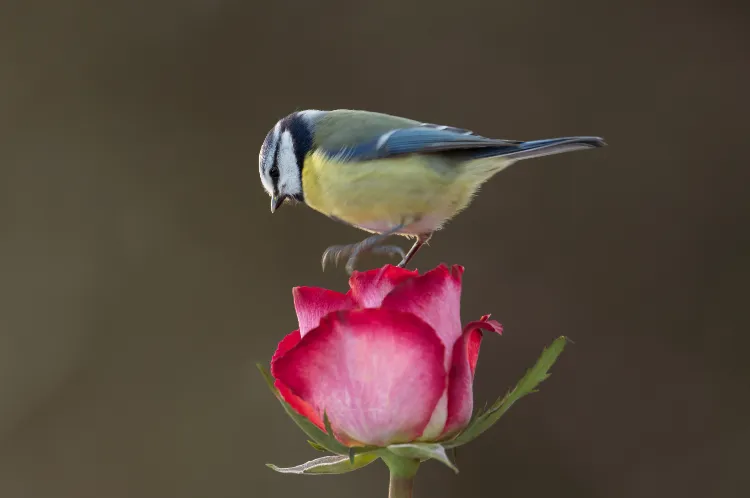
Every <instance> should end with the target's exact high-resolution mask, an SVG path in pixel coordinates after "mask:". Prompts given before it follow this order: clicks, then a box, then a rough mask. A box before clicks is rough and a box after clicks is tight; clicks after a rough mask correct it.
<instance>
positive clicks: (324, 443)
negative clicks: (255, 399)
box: [256, 363, 349, 458]
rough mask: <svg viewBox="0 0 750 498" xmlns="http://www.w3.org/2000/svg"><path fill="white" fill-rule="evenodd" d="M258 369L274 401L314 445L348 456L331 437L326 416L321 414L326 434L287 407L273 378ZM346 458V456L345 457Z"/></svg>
mask: <svg viewBox="0 0 750 498" xmlns="http://www.w3.org/2000/svg"><path fill="white" fill-rule="evenodd" d="M256 366H257V367H258V370H260V373H261V375H263V378H264V379H265V380H266V384H268V388H269V389H270V390H271V392H272V393H273V395H274V396H276V399H278V400H279V403H281V406H283V407H284V410H285V411H286V413H287V415H289V416H290V417H291V418H292V420H294V422H295V423H296V424H297V425H298V426H299V428H300V429H302V430H303V431H304V433H305V434H307V435H308V436H309V437H310V439H312V440H313V441H314V442H315V443H317V444H318V445H320V446H321V447H322V448H323V449H325V450H327V451H330V452H331V453H336V454H338V455H348V454H349V448H347V447H346V446H344V445H343V444H341V443H340V442H339V441H338V440H337V439H336V438H335V437H333V431H332V430H331V423H330V422H329V421H328V415H327V414H323V421H324V423H325V426H326V430H327V431H328V433H325V432H323V431H322V430H320V428H318V426H317V425H315V424H313V423H312V422H310V421H309V420H308V419H307V418H305V417H303V416H302V415H300V414H299V413H297V412H296V411H295V410H294V408H292V407H291V406H289V403H287V402H286V401H284V398H282V397H281V394H280V393H279V391H278V389H276V386H274V381H273V377H272V376H271V374H270V373H269V372H268V370H266V367H265V366H264V365H261V364H260V363H258V364H257V365H256ZM347 458H348V456H347Z"/></svg>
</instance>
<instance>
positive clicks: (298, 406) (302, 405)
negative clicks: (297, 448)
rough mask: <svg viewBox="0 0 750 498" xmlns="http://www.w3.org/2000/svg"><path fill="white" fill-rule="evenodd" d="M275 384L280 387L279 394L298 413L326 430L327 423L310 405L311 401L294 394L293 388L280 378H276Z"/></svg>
mask: <svg viewBox="0 0 750 498" xmlns="http://www.w3.org/2000/svg"><path fill="white" fill-rule="evenodd" d="M273 385H274V387H276V389H278V391H279V394H280V395H281V397H282V398H283V399H284V401H286V402H287V403H288V404H289V406H291V407H292V408H294V410H295V411H296V412H297V413H299V414H300V415H302V416H303V417H306V418H307V420H309V421H310V422H312V423H313V424H315V425H317V426H318V427H319V428H320V429H321V430H322V431H323V432H325V431H326V428H325V424H324V423H323V418H322V417H321V416H320V415H318V413H317V412H316V411H315V410H314V409H313V407H312V406H310V404H309V403H307V402H306V401H305V400H303V399H302V398H300V397H299V396H297V395H296V394H294V393H293V392H292V391H291V389H289V388H288V387H287V386H286V385H285V384H284V383H283V382H281V381H280V380H276V382H274V383H273Z"/></svg>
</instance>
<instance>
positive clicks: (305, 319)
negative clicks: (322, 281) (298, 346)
mask: <svg viewBox="0 0 750 498" xmlns="http://www.w3.org/2000/svg"><path fill="white" fill-rule="evenodd" d="M292 295H293V296H294V309H295V310H296V311H297V320H298V321H299V331H300V334H301V335H302V337H304V336H305V334H307V333H308V332H309V331H311V330H312V329H314V328H315V327H317V326H318V324H319V323H320V319H321V318H323V317H324V316H326V315H327V314H328V313H330V312H332V311H338V310H347V309H351V308H354V305H355V303H354V300H353V299H352V297H351V296H350V295H349V294H342V293H340V292H336V291H332V290H328V289H321V288H320V287H295V288H294V289H292Z"/></svg>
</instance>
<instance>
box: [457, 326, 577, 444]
mask: <svg viewBox="0 0 750 498" xmlns="http://www.w3.org/2000/svg"><path fill="white" fill-rule="evenodd" d="M568 341H569V339H568V338H567V337H564V336H563V337H558V338H557V339H556V340H555V341H554V342H553V343H552V345H550V346H549V347H548V348H546V349H545V350H544V351H543V352H542V355H541V356H540V357H539V359H538V360H537V362H536V365H534V366H533V367H532V368H531V369H530V370H528V371H527V372H526V374H525V375H524V376H523V377H522V378H521V380H520V381H519V382H518V384H516V387H515V388H513V390H512V391H510V392H508V393H507V394H506V395H505V396H503V397H502V398H498V400H497V401H495V402H494V403H493V404H492V406H490V407H489V408H487V409H486V410H480V411H479V412H478V414H477V415H475V416H474V417H473V418H472V420H471V422H469V425H468V426H467V427H466V428H465V429H464V430H463V431H462V432H460V433H459V434H458V435H457V436H456V437H454V438H453V439H451V440H448V441H444V442H443V445H444V446H445V447H446V448H454V447H456V446H461V445H463V444H466V443H468V442H470V441H472V440H474V439H476V438H477V437H478V436H479V435H480V434H482V433H483V432H484V431H486V430H487V429H489V428H490V427H492V426H493V425H494V424H495V422H497V421H498V420H499V419H500V417H502V416H503V415H504V414H505V412H507V411H508V410H509V409H510V407H511V406H513V403H515V402H516V401H518V400H519V399H521V398H523V397H524V396H526V395H528V394H531V393H534V392H536V387H537V386H538V385H539V384H541V383H542V382H543V381H544V380H545V379H546V378H547V377H549V376H550V374H549V369H550V368H551V367H552V365H553V364H554V363H555V361H556V360H557V357H558V356H560V353H562V351H563V349H564V348H565V344H566V343H567V342H568Z"/></svg>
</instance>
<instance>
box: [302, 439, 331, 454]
mask: <svg viewBox="0 0 750 498" xmlns="http://www.w3.org/2000/svg"><path fill="white" fill-rule="evenodd" d="M307 444H309V445H310V446H312V448H313V449H314V450H316V451H322V452H327V451H328V450H327V449H325V447H324V446H321V445H319V444H318V443H316V442H315V441H310V440H309V439H308V440H307Z"/></svg>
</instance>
